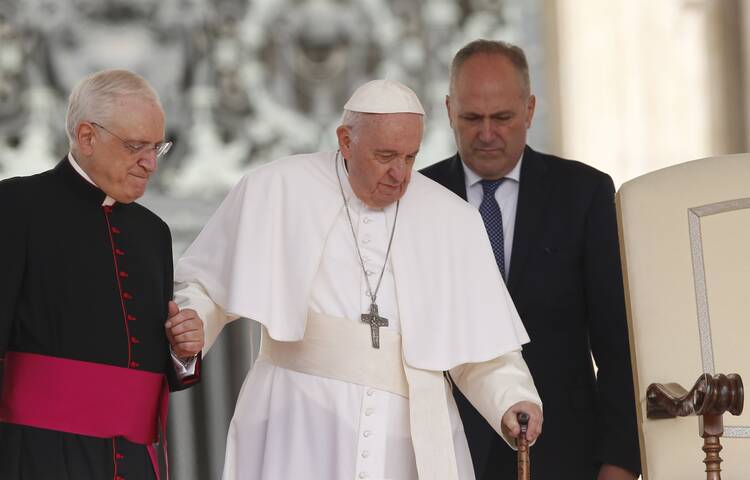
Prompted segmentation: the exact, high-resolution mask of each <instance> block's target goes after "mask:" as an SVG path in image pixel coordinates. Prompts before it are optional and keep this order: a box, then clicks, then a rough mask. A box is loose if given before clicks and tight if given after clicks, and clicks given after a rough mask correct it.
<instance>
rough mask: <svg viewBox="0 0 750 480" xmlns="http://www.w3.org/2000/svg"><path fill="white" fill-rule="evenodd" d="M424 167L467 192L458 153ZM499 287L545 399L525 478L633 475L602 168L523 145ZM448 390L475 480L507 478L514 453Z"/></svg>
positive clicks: (632, 426)
mask: <svg viewBox="0 0 750 480" xmlns="http://www.w3.org/2000/svg"><path fill="white" fill-rule="evenodd" d="M422 173H423V174H425V175H426V176H427V177H429V178H431V179H433V180H435V181H436V182H438V183H440V184H441V185H443V186H445V187H447V188H449V189H450V190H452V191H453V192H455V193H456V194H457V195H459V196H460V197H462V198H463V199H466V186H465V180H464V171H463V167H462V164H461V159H460V158H459V156H458V155H455V156H454V157H451V158H448V159H446V160H443V161H442V162H439V163H436V164H434V165H432V166H429V167H427V168H425V169H424V170H422ZM507 285H508V290H509V291H510V295H511V297H512V298H513V301H514V303H515V305H516V308H517V309H518V312H519V314H520V315H521V319H522V320H523V322H524V325H525V326H526V330H527V331H528V333H529V336H530V337H531V343H530V344H527V345H525V346H524V349H523V356H524V359H525V360H526V363H527V364H528V366H529V369H530V370H531V373H532V375H533V377H534V382H535V383H536V386H537V389H538V390H539V394H540V396H541V398H542V402H543V403H544V424H543V427H542V430H543V431H542V436H541V437H540V438H539V440H538V441H537V443H536V444H535V445H534V447H532V449H531V472H532V477H533V478H534V479H535V480H565V479H570V480H586V479H595V478H596V472H597V471H598V468H599V466H600V465H601V464H602V463H610V464H614V465H619V466H621V467H624V468H627V469H628V470H631V471H633V472H640V457H639V450H638V436H637V427H636V417H635V400H634V395H633V383H632V374H631V368H630V354H629V348H628V333H627V324H626V318H625V303H624V294H623V286H622V274H621V269H620V254H619V246H618V238H617V224H616V218H615V204H614V185H613V183H612V179H611V178H610V177H609V176H608V175H607V174H605V173H602V172H600V171H598V170H596V169H594V168H592V167H589V166H587V165H584V164H582V163H579V162H575V161H570V160H564V159H561V158H558V157H554V156H551V155H545V154H541V153H537V152H535V151H534V150H532V149H531V148H529V147H528V146H527V147H526V150H525V151H524V156H523V163H522V165H521V181H520V189H519V195H518V207H517V212H516V224H515V234H514V238H513V250H512V255H511V261H510V271H509V277H508V280H507ZM592 353H593V356H594V359H595V360H596V364H597V366H598V374H597V375H595V374H594V367H593V365H592V361H591V356H592ZM455 393H456V400H457V403H458V406H459V410H460V412H461V417H462V419H463V421H464V428H465V430H466V435H467V439H468V441H469V448H470V450H471V454H472V459H473V462H474V468H475V470H476V474H477V479H478V480H482V479H484V478H487V479H489V478H492V479H500V478H507V479H512V478H515V473H514V472H515V453H514V452H513V451H512V450H511V449H510V448H508V446H507V445H505V443H504V442H503V441H502V440H501V439H500V437H499V436H498V435H497V434H496V433H495V432H494V431H493V430H492V429H491V427H489V425H488V424H487V422H485V421H484V419H483V418H482V417H481V416H479V414H478V413H477V412H476V410H474V408H473V407H472V406H471V404H469V402H468V401H467V400H466V399H465V398H464V397H463V395H461V393H460V392H459V391H458V390H456V391H455Z"/></svg>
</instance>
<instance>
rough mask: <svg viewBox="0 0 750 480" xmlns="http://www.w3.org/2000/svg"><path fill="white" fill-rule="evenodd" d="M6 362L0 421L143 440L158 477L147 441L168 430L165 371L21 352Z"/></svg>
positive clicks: (153, 457) (102, 436)
mask: <svg viewBox="0 0 750 480" xmlns="http://www.w3.org/2000/svg"><path fill="white" fill-rule="evenodd" d="M4 363H5V367H4V372H3V375H4V378H3V388H2V392H0V421H2V422H6V423H14V424H18V425H27V426H31V427H37V428H44V429H47V430H56V431H60V432H67V433H74V434H78V435H87V436H90V437H98V438H113V437H124V438H126V439H127V440H129V441H131V442H133V443H138V444H141V445H147V446H149V455H150V456H151V458H152V462H154V466H155V470H156V474H157V477H158V468H156V467H157V466H156V463H155V461H156V457H155V452H154V449H153V447H152V445H151V444H153V443H155V442H156V441H157V439H158V429H159V427H161V429H162V434H164V432H165V431H166V418H167V404H168V401H169V388H168V386H167V381H166V378H165V376H164V375H163V374H158V373H153V372H145V371H142V370H134V369H130V368H124V367H115V366H112V365H104V364H100V363H91V362H82V361H79V360H69V359H66V358H59V357H51V356H47V355H38V354H33V353H21V352H6V353H5V361H4ZM163 437H164V439H166V436H165V435H163Z"/></svg>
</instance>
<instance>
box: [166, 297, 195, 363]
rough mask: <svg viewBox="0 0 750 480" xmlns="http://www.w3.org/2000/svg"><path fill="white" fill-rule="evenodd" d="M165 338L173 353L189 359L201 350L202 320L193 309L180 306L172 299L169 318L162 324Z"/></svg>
mask: <svg viewBox="0 0 750 480" xmlns="http://www.w3.org/2000/svg"><path fill="white" fill-rule="evenodd" d="M164 328H165V330H166V333H167V340H169V344H170V346H171V347H172V351H174V353H175V355H177V357H179V358H180V359H190V358H193V357H195V356H196V355H197V354H199V353H200V352H201V350H203V345H204V343H205V334H204V331H203V321H202V320H201V319H200V317H199V316H198V314H197V313H196V312H195V310H193V309H191V308H187V309H185V310H180V307H178V306H177V304H176V303H175V302H173V301H170V302H169V318H168V319H167V322H166V323H165V324H164Z"/></svg>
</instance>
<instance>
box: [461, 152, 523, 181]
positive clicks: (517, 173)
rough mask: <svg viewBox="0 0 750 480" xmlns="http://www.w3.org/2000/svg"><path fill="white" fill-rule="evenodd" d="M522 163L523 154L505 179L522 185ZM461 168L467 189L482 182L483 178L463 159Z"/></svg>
mask: <svg viewBox="0 0 750 480" xmlns="http://www.w3.org/2000/svg"><path fill="white" fill-rule="evenodd" d="M521 163H523V153H521V158H519V159H518V162H516V166H515V167H513V169H512V170H511V171H510V172H508V173H507V174H506V175H505V177H503V178H509V179H511V180H514V181H515V182H516V183H520V181H521ZM461 166H462V167H463V169H464V175H465V176H466V187H467V188H471V187H473V186H474V185H476V184H477V183H479V182H481V181H482V177H480V176H479V175H478V174H477V173H476V172H475V171H474V170H472V169H470V168H469V166H468V165H466V162H464V161H463V159H462V160H461Z"/></svg>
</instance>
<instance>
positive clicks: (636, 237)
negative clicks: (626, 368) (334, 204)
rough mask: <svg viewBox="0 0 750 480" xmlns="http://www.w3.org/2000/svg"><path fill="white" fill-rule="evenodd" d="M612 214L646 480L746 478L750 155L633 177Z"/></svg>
mask: <svg viewBox="0 0 750 480" xmlns="http://www.w3.org/2000/svg"><path fill="white" fill-rule="evenodd" d="M617 210H618V223H619V229H620V250H621V254H622V264H623V275H624V279H625V289H626V300H627V307H628V327H629V336H630V349H631V357H632V362H633V377H634V384H635V393H636V402H637V407H638V428H639V434H640V446H641V463H642V467H643V477H644V480H678V479H679V480H683V479H689V478H694V479H697V478H701V476H702V474H701V473H700V471H701V470H702V469H705V471H706V474H705V475H706V478H707V479H709V480H719V479H720V478H721V472H722V469H723V473H724V477H725V479H728V480H734V479H746V478H750V473H749V472H750V415H748V414H744V415H743V408H742V406H743V401H744V390H743V385H742V377H743V376H744V377H745V378H750V353H748V352H750V155H747V154H743V155H730V156H724V157H715V158H707V159H703V160H696V161H692V162H687V163H683V164H680V165H676V166H673V167H669V168H666V169H662V170H658V171H656V172H653V173H650V174H648V175H644V176H642V177H639V178H636V179H634V180H632V181H630V182H627V183H625V184H624V185H623V186H622V187H621V188H620V190H619V192H618V194H617ZM730 372H731V373H730ZM723 373H726V374H728V375H724V374H723ZM696 378H697V379H698V380H697V381H695V379H696ZM679 384H682V385H688V386H691V387H690V389H689V390H688V389H686V388H683V387H681V386H680V385H679ZM725 413H727V415H725ZM695 416H697V417H698V418H697V419H696V418H691V417H695ZM701 437H703V440H701ZM720 437H723V438H722V439H721V440H720ZM722 448H723V452H722V455H724V456H725V458H726V461H725V462H724V464H723V465H721V462H722V459H721V458H720V456H719V452H720V451H722ZM701 450H703V452H701ZM702 462H703V463H705V466H704V465H702V464H701V463H702Z"/></svg>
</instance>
